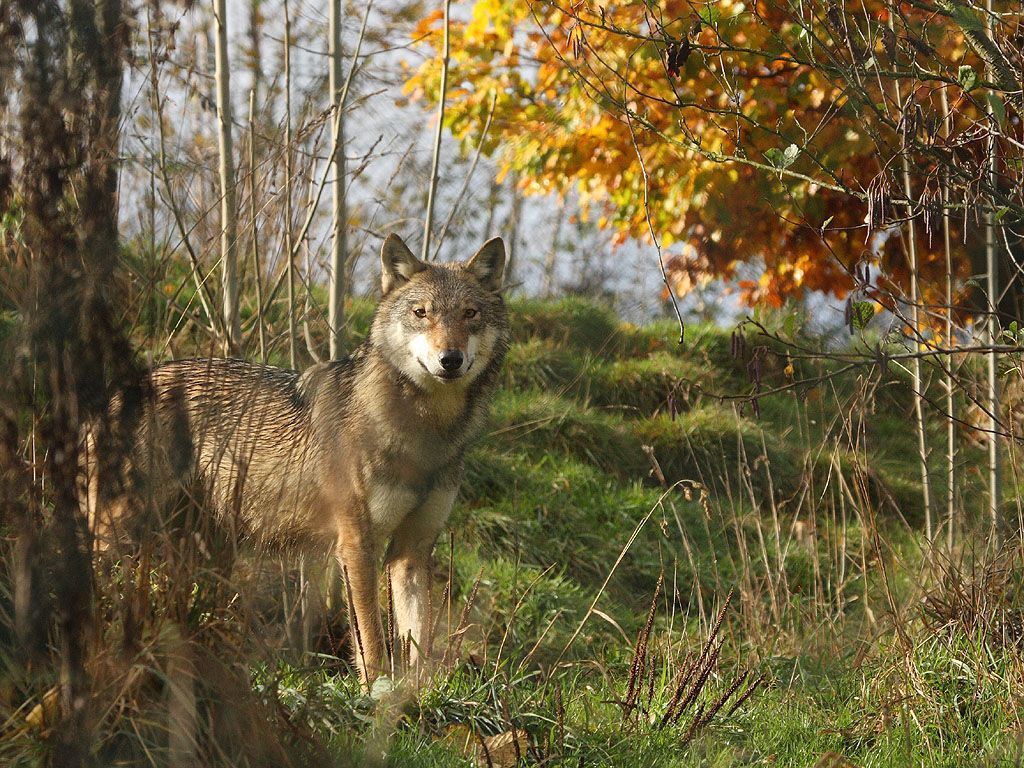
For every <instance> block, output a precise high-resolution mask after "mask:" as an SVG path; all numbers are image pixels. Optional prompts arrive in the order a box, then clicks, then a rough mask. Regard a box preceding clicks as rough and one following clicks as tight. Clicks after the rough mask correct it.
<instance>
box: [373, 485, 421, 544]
mask: <svg viewBox="0 0 1024 768" xmlns="http://www.w3.org/2000/svg"><path fill="white" fill-rule="evenodd" d="M422 501H423V494H422V493H419V492H417V491H415V490H413V489H412V488H410V487H409V486H407V485H405V484H403V483H401V482H397V481H386V482H376V483H371V484H370V487H369V488H368V493H367V500H366V506H367V511H368V512H369V517H370V523H371V525H372V526H373V532H374V535H375V536H376V537H377V538H379V539H385V538H387V537H388V536H390V535H391V534H392V533H393V532H394V530H395V528H397V527H398V525H399V523H401V522H402V521H403V520H404V519H405V518H406V517H408V516H409V514H410V513H411V512H413V511H414V510H416V508H417V507H419V505H420V504H421V503H422Z"/></svg>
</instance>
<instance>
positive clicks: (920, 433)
mask: <svg viewBox="0 0 1024 768" xmlns="http://www.w3.org/2000/svg"><path fill="white" fill-rule="evenodd" d="M889 29H890V30H893V31H894V29H895V28H894V24H893V19H892V16H890V17H889ZM894 89H895V93H896V105H897V107H898V108H899V110H900V112H902V113H905V111H906V109H905V106H906V105H905V104H904V103H903V97H902V95H901V94H900V84H899V81H898V80H897V81H895V82H894ZM906 124H907V123H906V120H904V121H903V129H902V131H903V142H902V144H903V146H902V150H903V151H902V152H901V153H900V163H901V169H902V175H903V194H904V195H905V197H906V199H907V256H908V257H909V259H910V304H911V323H912V325H913V331H912V332H911V337H912V338H913V339H914V347H915V349H916V347H917V344H918V342H917V338H918V336H919V334H920V333H921V330H922V325H921V290H920V285H919V283H918V261H917V233H916V231H915V229H916V228H915V225H914V206H913V203H912V202H911V201H912V200H913V188H912V187H911V184H910V160H909V158H908V157H907V151H908V148H909V144H910V141H909V137H908V136H907V129H906ZM910 373H911V386H912V388H913V390H914V394H913V398H914V422H915V424H916V426H917V453H918V461H919V462H920V465H921V496H922V501H923V502H924V528H925V536H926V537H927V538H928V542H929V543H931V542H932V538H933V536H934V533H935V532H934V529H933V524H932V499H931V484H930V483H929V478H928V443H927V436H926V434H925V425H924V411H923V409H922V400H923V394H924V392H923V388H922V381H923V380H922V377H921V359H920V358H919V357H916V356H915V357H914V359H913V360H912V363H911V368H910Z"/></svg>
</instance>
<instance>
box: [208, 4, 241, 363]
mask: <svg viewBox="0 0 1024 768" xmlns="http://www.w3.org/2000/svg"><path fill="white" fill-rule="evenodd" d="M214 14H215V16H216V22H217V36H216V39H215V40H216V42H215V55H216V72H215V74H216V79H217V123H218V129H219V131H218V138H219V141H218V147H219V150H220V258H221V269H222V273H221V274H222V290H223V293H224V330H225V334H226V338H225V347H226V351H227V352H228V353H229V354H233V353H237V351H238V350H239V348H240V346H241V345H240V342H241V337H242V328H241V324H240V322H239V318H238V253H237V249H236V241H237V240H238V218H237V216H238V213H237V211H236V209H235V161H234V145H233V142H232V138H231V123H232V119H231V74H230V65H229V63H228V19H227V2H226V0H214Z"/></svg>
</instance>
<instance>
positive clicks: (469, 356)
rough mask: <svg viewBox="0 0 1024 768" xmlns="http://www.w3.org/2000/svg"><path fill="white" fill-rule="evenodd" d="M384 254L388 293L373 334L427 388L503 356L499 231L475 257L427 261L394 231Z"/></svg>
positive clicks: (464, 380) (463, 377) (460, 378)
mask: <svg viewBox="0 0 1024 768" xmlns="http://www.w3.org/2000/svg"><path fill="white" fill-rule="evenodd" d="M380 260H381V288H382V290H383V293H384V297H383V299H381V303H380V307H379V308H378V310H377V314H376V316H375V317H374V321H373V328H372V330H371V339H370V340H371V343H372V344H373V345H374V346H375V347H376V348H377V349H379V350H380V351H381V352H382V353H383V354H384V356H385V358H386V359H387V360H388V361H389V362H390V363H391V364H392V365H393V366H394V367H395V368H397V369H398V370H400V371H401V372H402V373H403V374H405V375H406V376H407V377H408V378H410V379H412V380H413V381H414V382H415V383H416V384H417V385H419V386H420V387H422V388H431V387H435V386H459V385H463V386H465V385H466V384H468V383H469V382H471V381H473V380H475V379H476V378H477V377H479V376H480V374H481V373H483V372H484V371H485V370H487V369H488V368H489V367H490V366H491V364H492V362H494V361H495V360H496V358H497V356H500V353H501V352H502V351H503V350H504V347H505V345H506V343H507V336H508V319H507V317H506V314H505V304H504V302H503V301H502V298H501V294H500V290H501V280H502V273H503V271H504V269H505V244H504V243H503V242H502V241H501V238H497V237H496V238H494V239H492V240H488V241H487V242H486V243H484V245H483V247H482V248H481V249H480V250H479V251H477V253H476V255H475V256H473V258H471V259H470V260H469V261H466V262H455V263H451V264H428V263H426V262H423V261H420V260H419V259H417V258H416V257H415V256H414V255H413V254H412V251H410V250H409V248H408V247H407V246H406V245H405V243H404V242H402V239H401V238H400V237H398V236H397V235H394V234H392V235H388V237H387V239H386V240H385V241H384V246H383V248H382V249H381V255H380Z"/></svg>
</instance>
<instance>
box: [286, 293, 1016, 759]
mask: <svg viewBox="0 0 1024 768" xmlns="http://www.w3.org/2000/svg"><path fill="white" fill-rule="evenodd" d="M514 316H515V337H516V343H515V345H514V346H513V348H512V350H511V353H510V356H509V364H508V365H507V367H506V374H505V377H506V382H505V384H506V386H505V387H504V388H503V390H502V392H501V393H500V394H499V396H498V398H497V402H496V403H495V408H494V418H493V430H492V432H491V434H490V435H489V436H488V437H487V438H486V439H485V440H483V441H482V444H481V445H480V446H479V447H478V448H477V449H476V450H474V452H473V453H472V455H471V456H470V458H469V461H468V467H467V479H466V483H465V486H464V489H463V494H462V499H461V502H460V504H459V505H458V509H457V511H456V514H455V518H454V520H453V526H452V527H453V530H454V531H455V534H454V536H453V541H454V543H455V551H454V554H452V553H450V552H449V549H448V547H447V545H446V544H445V543H442V545H441V546H440V548H439V552H438V560H439V563H440V564H441V565H439V571H442V570H444V563H446V561H448V560H449V557H450V555H451V566H452V568H453V570H454V573H455V580H454V581H455V591H456V592H457V593H458V594H459V595H460V598H459V599H458V600H456V601H455V607H454V608H453V609H452V610H453V611H454V613H455V615H456V616H457V615H458V613H459V612H460V611H461V605H462V597H464V596H465V595H466V594H467V593H469V592H470V591H471V585H472V584H473V582H474V579H475V577H476V576H477V575H478V574H479V576H480V581H479V586H478V593H477V595H476V599H475V601H474V603H473V609H472V611H471V612H470V614H469V620H470V627H469V629H468V630H467V632H466V633H465V634H466V637H465V639H464V641H463V644H462V648H461V656H462V657H464V658H466V657H468V658H469V659H470V662H467V663H464V664H461V665H459V666H457V667H456V668H455V669H454V670H453V671H451V672H449V673H439V674H438V675H437V676H436V678H435V680H434V682H433V683H432V685H431V687H430V688H429V689H428V691H427V692H426V693H425V694H424V695H423V697H422V698H421V700H420V702H419V704H418V705H413V706H411V707H409V708H408V710H409V712H411V714H408V715H407V717H405V718H404V719H402V720H401V721H400V722H399V724H398V725H394V722H393V718H392V717H391V716H390V715H388V714H385V713H386V710H387V707H385V706H384V705H377V706H376V708H374V707H373V706H371V704H370V702H368V701H362V703H361V704H360V703H359V702H360V699H359V697H358V696H357V695H356V694H355V692H354V691H353V690H352V683H351V681H350V680H345V679H343V678H337V677H334V676H332V675H326V674H325V675H316V674H314V675H313V676H312V677H305V678H302V677H300V678H298V679H297V680H296V681H295V684H296V686H297V690H300V691H303V690H304V691H305V692H306V693H305V694H303V695H302V696H301V697H298V698H297V699H296V701H302V702H303V703H302V704H301V705H299V704H296V706H297V707H298V711H302V712H305V711H307V710H306V709H304V708H308V711H309V712H313V711H317V712H324V711H327V712H334V713H337V711H338V709H339V705H338V702H337V701H335V702H334V703H332V704H329V705H328V706H325V707H321V706H317V705H315V704H311V703H310V701H315V700H316V699H317V698H318V697H321V696H324V695H326V694H325V693H324V692H325V691H334V692H335V693H336V695H338V696H339V697H340V699H341V700H343V701H345V702H348V703H347V704H346V705H345V707H341V709H345V708H346V707H348V708H350V709H351V708H352V707H355V708H356V709H358V708H359V706H362V707H364V709H365V712H364V713H363V714H362V715H361V716H360V717H356V718H355V719H354V720H352V721H351V723H357V722H363V719H365V720H366V721H367V722H372V723H373V725H370V726H361V727H360V729H359V731H358V734H355V735H354V734H353V733H352V731H351V729H350V728H349V726H348V725H345V724H343V722H344V721H342V722H333V724H331V723H332V721H333V718H332V717H327V718H325V719H322V720H320V721H319V723H320V725H319V730H320V732H321V733H322V734H323V736H324V737H325V738H326V739H327V741H328V742H330V743H333V744H334V745H335V746H336V747H338V748H339V750H340V752H341V753H342V754H355V755H357V756H362V758H363V759H369V758H370V757H371V756H372V755H373V754H376V753H377V751H376V750H377V749H379V747H380V744H382V743H385V744H387V745H388V746H387V748H386V749H385V750H384V751H385V752H386V754H387V755H388V758H387V759H388V762H389V763H390V764H393V765H402V766H446V765H470V764H472V762H471V761H469V760H468V759H467V758H466V757H465V756H464V754H463V753H464V752H465V749H464V748H462V747H460V741H459V736H458V734H460V733H462V732H463V731H462V730H460V728H461V727H463V726H464V725H466V724H468V725H469V726H470V727H471V729H472V731H473V732H474V733H477V734H479V735H481V736H486V735H490V734H493V733H496V732H499V731H502V730H507V729H508V728H509V723H510V722H514V723H515V724H517V725H518V726H521V727H524V728H526V729H527V730H528V731H529V733H530V734H531V739H533V741H534V742H535V743H537V744H540V745H541V751H542V752H543V753H544V754H545V755H546V757H547V760H549V761H550V763H549V764H553V765H567V766H568V765H572V766H576V765H598V764H603V765H616V766H632V765H636V766H644V767H645V768H646V767H648V766H670V765H671V766H674V765H734V764H772V765H785V766H812V765H817V764H819V761H820V760H822V759H826V760H827V759H828V756H829V754H830V753H835V754H836V755H843V756H845V757H846V758H848V759H850V760H852V761H854V763H856V764H858V765H878V766H881V765H893V766H895V765H909V764H934V765H950V766H952V765H963V764H966V763H973V762H976V761H978V760H983V759H984V760H992V759H998V758H999V756H1003V755H1006V754H1008V752H1007V750H1009V749H1010V747H1011V746H1012V743H1013V742H1012V739H1010V738H1009V737H1008V736H1007V735H1006V732H1005V731H1006V729H1007V728H1009V727H1010V725H1011V721H1012V718H1013V717H1014V716H1015V709H1014V710H1013V711H1012V712H1011V711H1009V710H1008V709H1007V708H1006V707H1005V706H1003V704H1002V702H1001V699H1000V696H1001V693H1000V691H1001V688H1000V686H1001V685H1003V682H1004V681H1003V678H1001V677H1000V675H999V674H998V672H996V671H993V665H995V667H997V668H998V667H999V665H1000V664H1003V665H1009V664H1010V663H1011V661H1010V660H1008V659H1001V658H999V659H994V660H993V659H990V660H989V661H986V662H982V661H979V658H980V657H979V655H980V654H983V653H984V651H985V648H984V647H983V645H981V644H980V643H979V642H977V641H976V640H972V639H970V638H967V637H964V636H960V635H954V636H951V637H949V636H945V635H943V636H938V635H931V634H929V633H927V632H924V631H923V628H922V627H921V625H920V622H919V621H917V619H916V616H917V614H916V613H914V609H913V607H911V608H910V609H908V610H904V609H903V606H904V604H905V602H913V601H915V600H916V599H917V593H916V592H915V589H916V580H917V578H918V577H917V570H916V569H917V568H918V567H919V561H920V552H919V547H920V538H919V536H917V535H915V534H914V533H912V526H913V525H916V524H917V521H919V519H920V516H921V515H920V509H919V506H920V504H919V501H918V500H919V495H920V487H919V475H918V469H917V464H916V462H915V460H914V455H915V443H914V436H913V433H912V430H911V429H909V428H908V425H909V424H910V423H911V422H910V421H909V408H908V399H907V393H906V391H905V388H903V387H902V386H901V385H900V384H899V383H898V382H896V383H891V384H889V385H887V386H883V387H880V388H879V389H878V390H877V391H876V392H875V394H874V397H873V398H872V400H871V401H870V402H867V401H866V400H864V398H863V395H862V394H860V392H861V390H859V389H858V387H859V386H860V384H861V383H862V382H859V381H858V380H857V379H856V378H855V377H854V376H850V375H848V376H846V377H844V378H840V379H838V380H836V381H834V382H832V383H829V384H828V385H825V386H818V387H807V388H801V389H798V390H797V391H796V392H795V393H785V394H780V395H776V396H773V397H770V398H765V399H763V400H762V401H761V402H760V404H759V405H760V415H759V416H758V417H755V416H754V414H753V413H752V408H751V407H750V406H749V405H747V406H745V407H744V408H743V411H745V412H741V409H740V407H739V406H738V405H733V404H731V403H729V402H722V401H719V400H717V399H715V398H713V397H710V396H709V395H707V394H703V393H702V388H707V389H708V390H713V391H716V392H721V393H727V394H728V393H746V392H749V391H751V386H752V385H751V383H750V376H749V373H748V369H747V364H746V362H744V361H738V360H736V359H734V357H733V356H732V354H731V346H730V345H731V342H730V338H729V335H728V334H727V333H725V332H722V331H719V330H715V329H711V328H694V329H690V330H689V332H688V336H687V343H686V344H685V345H684V346H683V347H678V346H676V345H675V343H674V338H673V336H674V329H673V328H672V327H671V326H670V325H667V324H655V325H653V326H651V327H647V328H641V329H637V328H632V327H625V326H620V325H619V324H618V323H617V322H616V321H615V319H614V318H613V317H612V316H610V315H609V314H608V313H606V312H605V311H603V310H601V309H599V308H597V307H594V306H592V305H589V304H585V303H581V302H577V301H571V300H566V301H562V302H559V303H556V304H541V303H535V302H529V303H525V304H520V305H518V306H517V307H516V311H515V315H514ZM783 365H784V361H779V360H776V358H774V357H773V356H767V357H766V358H765V360H764V362H763V364H762V371H763V372H762V377H763V384H764V386H765V387H770V386H773V385H777V384H783V383H785V382H787V381H788V380H789V379H788V377H787V376H786V373H785V372H784V371H783V370H782V367H783ZM815 372H816V371H813V370H809V369H805V370H800V369H798V370H797V371H796V373H797V375H798V376H799V375H801V374H805V375H811V374H814V373H815ZM844 411H845V412H847V413H848V414H850V415H852V416H853V417H854V418H853V421H847V422H844V420H843V419H841V418H839V415H840V414H841V413H843V412H844ZM861 417H863V419H861ZM851 423H852V424H854V425H855V427H856V428H854V429H852V431H851V429H849V425H850V424H851ZM851 433H852V434H855V435H856V439H855V440H854V439H852V438H851V437H850V435H851ZM645 446H647V447H649V448H648V449H647V450H645ZM936 453H937V452H936ZM651 456H653V457H654V458H656V460H657V463H658V465H659V466H660V468H661V471H662V472H663V474H664V476H665V481H666V482H667V483H668V484H671V483H675V482H676V481H688V482H687V483H686V484H685V485H684V486H680V487H676V488H673V489H670V490H668V491H667V492H666V489H665V488H664V487H663V486H662V485H661V483H659V482H658V481H657V480H656V479H655V478H654V477H652V461H651ZM935 474H936V476H937V475H938V474H939V473H938V472H936V473H935ZM840 477H841V479H840ZM858 505H860V506H859V508H857V506H858ZM652 510H653V514H651V516H650V519H649V520H648V521H647V523H646V524H645V525H644V526H642V528H641V530H640V532H639V534H638V537H637V539H636V541H635V542H634V543H633V544H632V546H631V547H630V548H629V550H628V552H627V553H626V554H625V556H624V557H623V559H622V561H621V563H620V564H619V565H618V567H617V568H616V569H615V572H614V574H613V576H612V577H611V578H610V579H609V581H608V584H607V589H606V590H605V592H604V593H603V594H602V596H601V598H600V600H599V601H598V603H597V607H598V608H599V610H600V615H591V616H590V618H589V619H588V621H587V622H586V624H585V625H584V627H583V631H582V632H581V633H580V635H579V637H577V638H576V639H575V641H574V642H573V643H571V645H569V646H568V648H567V649H566V643H567V641H568V639H569V638H570V636H571V635H572V633H573V631H574V630H575V629H576V628H577V626H578V623H579V622H580V621H581V619H582V618H583V616H584V614H585V612H586V609H587V606H588V605H589V604H590V602H591V600H593V598H594V596H595V595H596V594H597V593H598V590H600V589H601V587H602V584H603V583H604V582H605V579H606V578H607V577H608V575H609V572H610V570H611V569H612V564H613V563H615V562H616V559H617V558H618V557H619V555H620V553H621V552H622V550H623V547H624V545H625V544H626V541H627V539H628V538H629V536H630V533H631V532H632V531H633V530H634V528H635V527H636V526H637V525H638V523H640V522H641V521H642V520H643V519H644V517H645V516H646V515H648V513H650V512H651V511H652ZM907 521H910V524H908V523H907ZM808 531H810V533H808ZM660 573H663V574H664V575H665V577H666V580H667V583H668V584H669V585H670V587H669V589H668V597H667V598H666V597H665V593H664V592H663V593H662V597H661V599H660V600H659V605H658V610H657V611H656V618H655V623H654V628H653V632H652V639H651V641H650V646H651V650H650V653H649V657H650V659H651V662H650V672H649V673H647V674H649V675H650V683H649V688H648V690H650V691H651V692H652V695H651V696H650V699H649V701H646V703H644V704H643V705H642V708H645V709H646V710H647V711H646V712H644V713H642V714H641V715H640V716H639V718H637V719H636V720H630V721H629V722H628V723H624V720H623V716H622V709H621V707H620V706H619V704H617V703H616V702H617V701H620V700H621V699H622V698H623V697H624V695H625V690H626V686H627V679H628V677H629V667H630V663H631V652H632V649H631V645H632V642H633V638H634V637H635V635H636V632H637V631H638V630H639V629H640V628H641V627H642V626H643V624H644V618H645V615H646V613H647V609H648V605H649V603H650V600H651V595H652V593H653V591H654V589H655V583H656V581H657V578H658V575H659V574H660ZM439 578H443V574H441V573H439ZM673 585H674V586H673ZM731 588H736V589H737V596H736V598H735V599H734V602H733V605H732V608H731V610H730V611H728V612H727V613H726V619H725V623H724V628H723V637H724V639H725V644H724V648H723V651H722V656H721V659H720V661H719V664H718V667H717V669H716V671H715V673H714V674H712V675H711V676H710V679H709V683H708V687H707V690H706V691H704V692H703V693H702V695H701V697H699V699H698V703H700V702H703V703H705V704H710V702H711V701H713V700H714V698H715V696H716V695H718V694H720V693H721V692H722V690H723V689H724V688H725V687H726V686H727V685H728V684H729V681H730V680H731V679H732V675H733V674H734V673H735V672H736V671H738V670H740V669H751V670H753V671H755V672H757V673H760V672H765V673H766V674H767V680H768V684H767V685H766V686H765V688H764V689H762V690H761V691H760V692H758V693H756V694H755V695H754V696H753V697H752V698H751V699H750V701H749V702H747V703H746V704H745V705H744V706H743V707H741V708H740V709H739V710H738V711H737V712H736V713H734V714H732V715H731V716H721V715H720V716H719V717H717V718H715V720H714V722H713V723H712V725H711V726H710V727H708V728H705V729H703V730H702V731H701V732H700V733H699V734H697V736H696V738H695V739H694V740H693V741H692V742H691V743H689V744H688V745H686V746H684V745H683V742H684V740H685V735H686V731H687V730H688V727H689V725H690V723H691V722H692V711H691V714H687V715H686V716H683V717H682V718H681V719H680V721H679V723H678V724H677V725H675V726H669V727H668V728H665V729H658V728H656V727H653V726H651V724H650V721H651V720H656V719H657V718H658V716H659V715H660V713H661V712H662V711H663V710H664V707H665V706H666V701H667V699H668V698H669V695H670V691H669V689H670V680H671V677H672V676H673V674H674V673H675V670H676V669H677V665H678V662H679V659H680V658H681V657H682V656H683V655H684V654H685V653H686V652H687V651H697V650H699V649H700V647H701V642H702V640H703V638H704V637H705V636H706V635H707V633H708V624H709V623H710V621H711V619H712V617H713V615H714V612H715V610H716V609H717V607H718V606H719V605H720V604H721V601H722V599H723V597H724V596H725V594H726V593H727V592H728V591H729V589H731ZM894 607H895V611H893V608H894ZM908 611H909V612H908ZM892 615H897V616H899V617H900V618H899V619H897V621H899V622H901V626H902V627H903V629H904V630H905V631H904V633H903V634H902V635H898V634H897V633H895V632H894V631H893V629H892V627H893V619H892V618H891V616H892ZM616 625H617V626H616ZM623 633H625V637H624V636H623ZM538 638H542V639H541V640H540V641H539V643H538ZM626 638H628V639H629V642H628V643H627V640H626ZM563 649H565V650H564V654H563V653H561V652H563ZM499 653H500V658H499V656H498V655H499ZM560 656H561V663H560V664H558V665H554V662H556V661H558V660H559V657H560ZM979 664H980V665H981V667H982V668H984V669H986V670H988V671H989V672H991V674H988V673H986V674H985V675H975V676H974V677H972V676H971V674H969V673H968V670H977V669H978V668H979ZM954 670H962V673H961V674H959V675H958V674H955V673H954ZM308 696H312V699H310V698H308ZM644 696H646V693H645V694H644V695H642V696H641V698H644ZM352 702H356V703H355V704H353V703H352ZM311 718H312V720H316V718H313V717H312V716H311ZM351 723H350V724H351ZM382 730H383V731H384V732H386V734H387V737H386V738H385V740H384V741H383V742H382V741H381V738H383V737H380V736H379V733H380V732H381V731H382ZM446 733H447V734H448V736H447V737H445V734H446ZM375 734H377V735H375ZM452 734H455V735H454V736H453V735H452ZM368 743H369V744H374V745H376V746H375V747H374V748H369V747H367V746H366V745H367V744H368ZM823 756H824V758H823ZM836 764H837V765H838V764H841V763H836Z"/></svg>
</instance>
